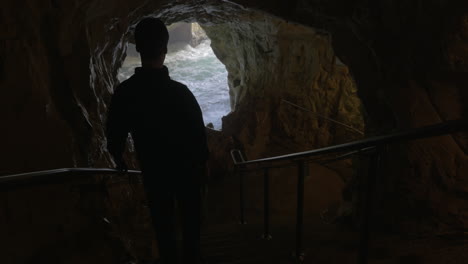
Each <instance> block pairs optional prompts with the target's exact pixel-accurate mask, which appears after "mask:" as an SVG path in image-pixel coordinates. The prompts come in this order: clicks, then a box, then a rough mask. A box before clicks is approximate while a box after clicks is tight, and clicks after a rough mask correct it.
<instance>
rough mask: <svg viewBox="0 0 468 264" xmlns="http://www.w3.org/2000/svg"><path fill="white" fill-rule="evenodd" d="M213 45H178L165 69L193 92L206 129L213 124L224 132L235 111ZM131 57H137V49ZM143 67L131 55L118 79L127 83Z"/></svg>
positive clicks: (169, 56) (174, 46)
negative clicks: (223, 122) (226, 120)
mask: <svg viewBox="0 0 468 264" xmlns="http://www.w3.org/2000/svg"><path fill="white" fill-rule="evenodd" d="M210 44H211V41H210V40H209V39H208V40H205V41H203V42H202V43H201V44H199V45H198V46H196V47H192V46H190V45H189V44H180V43H176V44H174V45H172V46H170V47H169V50H168V53H167V55H166V61H165V63H164V64H165V65H166V66H167V68H168V69H169V75H170V76H171V78H172V79H173V80H176V81H178V82H181V83H183V84H185V85H187V87H188V88H189V89H190V91H192V93H193V95H194V96H195V98H196V99H197V101H198V104H199V105H200V108H201V110H202V113H203V120H204V121H205V125H207V124H208V123H212V124H213V126H214V128H215V129H217V130H220V129H221V118H222V117H223V116H225V115H226V114H228V113H229V112H230V111H231V107H230V103H229V88H228V84H227V71H226V67H225V66H224V64H222V63H221V62H220V61H219V60H218V58H216V55H215V54H214V53H213V50H212V49H211V46H210ZM128 49H130V50H132V51H131V52H128V53H127V54H137V53H136V52H135V51H134V49H135V47H134V45H132V44H129V47H128ZM139 66H140V58H139V57H138V56H137V55H133V56H132V55H127V58H126V59H125V61H124V63H123V65H122V68H121V69H120V71H119V74H118V79H119V80H120V81H123V80H126V79H127V78H129V77H130V76H131V75H132V74H133V73H134V68H135V67H139Z"/></svg>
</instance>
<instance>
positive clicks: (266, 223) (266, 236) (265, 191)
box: [262, 168, 272, 240]
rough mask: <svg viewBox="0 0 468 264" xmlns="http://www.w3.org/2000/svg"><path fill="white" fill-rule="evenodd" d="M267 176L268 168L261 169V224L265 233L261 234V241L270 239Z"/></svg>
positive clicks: (268, 183)
mask: <svg viewBox="0 0 468 264" xmlns="http://www.w3.org/2000/svg"><path fill="white" fill-rule="evenodd" d="M269 178H270V177H269V175H268V168H264V169H263V194H264V197H263V221H264V222H263V224H264V228H265V231H264V233H263V237H262V238H263V239H265V240H270V239H272V237H271V235H270V181H269V180H270V179H269Z"/></svg>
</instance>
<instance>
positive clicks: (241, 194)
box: [237, 166, 246, 225]
mask: <svg viewBox="0 0 468 264" xmlns="http://www.w3.org/2000/svg"><path fill="white" fill-rule="evenodd" d="M243 168H244V166H241V167H240V168H237V173H238V174H239V209H240V224H241V225H245V224H246V221H245V199H244V171H243Z"/></svg>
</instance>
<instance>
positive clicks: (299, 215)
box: [295, 161, 308, 262]
mask: <svg viewBox="0 0 468 264" xmlns="http://www.w3.org/2000/svg"><path fill="white" fill-rule="evenodd" d="M297 172H298V175H297V176H298V177H297V211H296V252H295V255H296V260H297V262H302V260H303V258H304V255H303V248H302V235H303V231H304V227H303V224H304V223H303V222H304V179H305V177H306V175H307V174H308V164H307V163H306V162H305V161H299V163H298V168H297Z"/></svg>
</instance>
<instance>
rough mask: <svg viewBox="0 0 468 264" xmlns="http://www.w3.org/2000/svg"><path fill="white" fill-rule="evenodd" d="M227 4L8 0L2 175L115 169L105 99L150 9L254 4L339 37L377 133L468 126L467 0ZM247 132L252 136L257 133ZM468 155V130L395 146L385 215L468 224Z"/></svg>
mask: <svg viewBox="0 0 468 264" xmlns="http://www.w3.org/2000/svg"><path fill="white" fill-rule="evenodd" d="M219 3H220V2H218V1H209V0H205V1H202V0H200V1H190V2H189V3H187V2H185V1H151V2H148V1H143V0H141V1H140V0H136V1H108V0H88V1H81V2H75V1H50V2H43V1H33V0H29V1H21V2H20V1H7V2H6V3H4V4H3V6H2V11H1V12H2V15H1V16H0V20H1V21H2V25H5V26H4V27H2V29H1V31H0V47H2V49H1V50H0V69H1V72H0V86H1V87H2V93H3V95H2V103H1V104H0V109H1V113H2V122H3V124H8V126H4V128H3V129H2V131H1V138H3V139H5V140H4V142H3V143H4V144H3V150H2V151H3V152H2V163H1V165H0V171H1V172H2V173H8V172H20V171H29V170H35V169H46V168H55V167H69V166H96V167H100V166H109V165H110V163H111V162H110V160H109V156H108V155H107V153H106V151H105V149H104V142H105V139H104V137H103V131H102V126H101V124H102V121H103V120H104V113H105V112H106V102H108V100H109V96H110V94H111V89H112V87H113V86H114V84H115V76H116V70H117V68H118V65H119V64H120V63H121V61H122V56H123V52H124V48H123V47H124V44H125V42H126V41H127V38H128V35H126V34H125V33H126V32H127V30H128V28H129V27H130V26H131V25H132V24H134V23H136V21H137V20H138V18H140V17H141V16H143V15H147V14H149V13H159V15H160V16H162V17H164V18H167V21H168V22H171V20H172V21H174V22H175V21H181V20H197V21H203V20H206V21H216V18H217V17H218V16H221V17H222V15H223V14H225V13H228V14H236V16H235V17H237V16H238V17H242V16H243V15H244V14H245V13H246V10H245V9H246V8H250V9H254V10H260V11H263V12H268V13H270V14H274V15H276V16H278V17H281V18H283V19H286V20H288V21H294V22H297V23H300V24H303V25H307V26H310V27H312V28H315V29H316V30H317V32H319V33H320V34H325V35H329V36H331V45H333V48H334V49H333V50H334V51H335V52H336V54H337V55H338V57H339V59H340V60H341V61H342V62H344V63H345V64H346V65H349V66H350V71H351V74H352V76H353V77H354V79H355V81H356V84H357V86H358V87H359V90H358V92H359V97H360V99H361V101H362V103H363V105H364V107H365V109H366V117H365V121H366V130H367V131H366V132H367V134H368V135H371V134H373V133H381V132H388V131H390V130H393V129H399V128H410V127H417V126H421V125H425V124H431V123H435V122H439V121H443V120H448V119H456V118H461V117H465V118H466V115H467V108H466V102H467V93H466V89H465V88H466V86H467V84H468V80H467V78H466V73H467V71H468V64H467V61H468V59H467V58H468V53H467V48H466V47H467V46H468V38H467V32H468V26H467V22H466V21H467V16H468V14H467V10H468V7H467V3H466V1H450V2H444V1H436V0H434V1H411V2H409V1H383V0H382V1H373V2H372V3H369V2H368V1H342V0H334V1H322V0H298V1H263V0H256V1H244V0H235V1H232V2H227V1H223V2H222V3H223V4H222V5H221V4H219ZM187 14H190V16H187ZM233 18H234V17H233ZM215 33H216V26H213V34H215ZM256 48H257V47H256ZM258 49H262V50H264V51H265V52H267V51H268V50H269V49H268V48H267V47H258ZM267 54H269V53H267ZM237 80H238V79H237V78H233V79H232V85H233V86H237V85H236V84H237V83H239V84H242V80H239V81H237ZM83 87H86V88H88V87H89V88H90V89H83ZM3 98H5V99H4V100H3ZM241 98H242V96H241ZM246 98H247V97H246ZM235 102H236V101H235ZM284 107H285V106H284ZM245 109H248V108H245ZM241 114H243V113H241ZM241 117H242V115H240V116H239V117H238V118H241ZM260 117H261V116H260ZM230 118H231V120H232V121H230V120H229V118H228V120H227V123H228V125H229V124H235V122H236V118H235V117H230ZM259 120H262V119H261V118H260V119H259ZM255 127H256V125H253V126H248V128H249V129H255ZM228 130H229V129H228ZM283 130H285V129H284V128H283ZM241 132H242V133H244V134H245V135H246V136H245V138H247V135H248V133H247V132H248V131H247V130H243V131H241ZM242 133H241V134H242ZM258 138H266V137H261V135H258ZM246 142H248V141H246ZM327 143H328V142H327ZM260 144H261V147H258V148H254V147H251V151H254V150H255V152H254V153H257V155H259V156H261V155H262V154H264V153H266V152H267V148H266V147H265V146H267V144H266V143H260ZM299 147H303V146H302V145H301V146H299ZM466 149H467V141H466V135H464V134H460V135H454V136H446V137H440V138H437V139H431V140H424V141H417V142H413V143H410V144H403V145H399V146H392V147H391V148H390V149H389V150H388V152H387V154H386V159H385V163H386V164H385V165H386V169H387V170H385V172H384V173H383V175H381V177H382V184H381V190H380V193H381V195H382V199H381V203H379V207H381V208H382V211H383V216H384V218H382V219H383V220H390V221H389V222H393V224H395V223H396V224H399V225H401V224H402V223H404V225H406V226H407V227H408V228H407V229H408V230H416V229H421V227H422V226H424V227H426V228H427V229H426V230H429V231H431V232H434V231H438V230H444V229H449V230H450V229H454V228H458V227H464V226H466V222H467V221H468V219H467V215H468V214H467V212H466V197H467V196H466V194H467V190H468V188H467V186H468V185H467V181H466V171H467V164H468V160H467V158H466ZM275 151H276V152H281V151H283V149H279V150H278V149H275V150H274V151H273V152H275ZM254 156H255V155H254ZM383 220H382V221H383ZM403 220H404V221H403ZM421 223H425V224H426V225H421Z"/></svg>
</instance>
